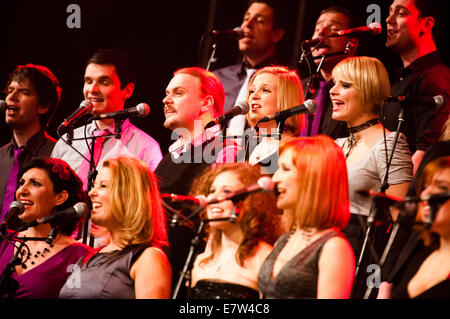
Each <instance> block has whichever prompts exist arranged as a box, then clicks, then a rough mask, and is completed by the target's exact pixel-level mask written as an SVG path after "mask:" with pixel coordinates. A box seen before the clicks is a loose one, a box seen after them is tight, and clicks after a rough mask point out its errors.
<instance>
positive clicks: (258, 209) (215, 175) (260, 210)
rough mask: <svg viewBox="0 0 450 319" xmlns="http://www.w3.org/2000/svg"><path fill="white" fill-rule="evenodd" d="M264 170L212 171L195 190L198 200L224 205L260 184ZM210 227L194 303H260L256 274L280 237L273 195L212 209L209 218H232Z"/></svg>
mask: <svg viewBox="0 0 450 319" xmlns="http://www.w3.org/2000/svg"><path fill="white" fill-rule="evenodd" d="M260 170H261V168H260V167H259V166H251V165H248V164H243V163H233V164H221V165H218V166H216V167H215V168H209V169H207V170H206V171H205V172H204V173H203V174H202V176H201V178H200V179H199V180H197V181H196V182H195V183H194V184H193V187H192V192H191V193H192V194H193V195H200V194H202V195H205V196H207V199H208V200H212V199H220V198H223V197H224V196H226V195H228V194H230V193H232V192H235V191H236V190H239V189H241V188H244V187H247V186H249V185H252V184H255V183H256V182H257V181H258V179H260V178H261V174H260ZM233 210H235V213H236V214H237V218H236V221H235V222H230V221H227V220H222V221H212V222H209V223H208V228H209V229H208V238H207V244H206V249H205V251H204V252H203V253H202V254H200V255H198V256H197V258H196V260H195V262H194V267H193V269H192V283H191V286H192V287H193V288H192V298H221V299H222V298H235V299H243V298H250V299H258V298H259V289H258V282H257V274H258V271H259V268H260V267H261V265H262V263H263V262H264V260H265V258H266V257H267V255H268V254H269V253H270V251H271V250H272V246H271V245H272V244H273V243H274V242H275V240H276V239H277V238H278V236H279V235H280V234H281V230H280V225H281V223H280V218H281V215H280V211H279V210H278V209H277V207H276V199H275V195H274V194H272V193H255V194H252V195H250V196H248V197H247V198H246V199H245V200H243V201H241V202H239V203H237V204H236V205H234V203H233V202H232V201H231V200H227V201H221V202H218V203H215V204H211V205H208V207H207V209H206V212H205V214H206V217H207V218H208V219H209V220H211V219H219V218H227V217H230V216H231V214H232V213H233Z"/></svg>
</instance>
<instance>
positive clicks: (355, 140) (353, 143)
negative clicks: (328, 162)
mask: <svg viewBox="0 0 450 319" xmlns="http://www.w3.org/2000/svg"><path fill="white" fill-rule="evenodd" d="M379 122H380V121H379V120H378V118H376V119H371V120H369V121H367V122H365V123H363V124H361V125H358V126H353V127H349V128H348V130H349V132H350V136H349V137H348V138H347V143H348V150H347V153H346V154H345V158H346V159H347V158H348V157H349V155H350V153H351V152H352V150H353V148H355V147H356V144H357V143H358V136H357V135H356V133H358V132H361V131H364V130H365V129H368V128H369V127H371V126H374V125H376V124H378V123H379Z"/></svg>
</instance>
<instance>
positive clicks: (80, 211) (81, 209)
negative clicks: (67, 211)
mask: <svg viewBox="0 0 450 319" xmlns="http://www.w3.org/2000/svg"><path fill="white" fill-rule="evenodd" d="M73 208H74V209H75V211H76V213H77V217H79V218H83V217H84V216H86V215H87V214H88V212H89V207H88V205H87V204H86V203H83V202H79V203H76V204H75V205H74V206H73Z"/></svg>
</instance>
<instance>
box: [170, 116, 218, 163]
mask: <svg viewBox="0 0 450 319" xmlns="http://www.w3.org/2000/svg"><path fill="white" fill-rule="evenodd" d="M220 133H221V128H220V124H217V125H214V126H213V127H210V128H208V129H206V130H205V131H204V132H203V133H202V134H201V135H199V136H197V137H196V138H194V139H193V140H192V141H191V143H189V144H183V141H182V139H181V138H179V139H178V140H176V141H175V142H174V143H173V144H172V145H170V146H169V153H171V154H172V156H173V157H174V158H177V157H178V156H180V155H181V154H182V153H183V152H185V151H186V149H187V148H188V147H189V145H192V146H193V147H197V146H199V145H201V144H203V143H205V142H206V141H209V140H211V139H213V138H215V137H217V136H219V134H220Z"/></svg>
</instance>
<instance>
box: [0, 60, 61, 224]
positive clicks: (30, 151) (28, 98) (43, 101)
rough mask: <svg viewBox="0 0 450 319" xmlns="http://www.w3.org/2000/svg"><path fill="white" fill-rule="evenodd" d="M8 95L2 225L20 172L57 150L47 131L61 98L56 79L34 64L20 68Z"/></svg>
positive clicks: (0, 151)
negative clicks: (8, 138) (8, 137)
mask: <svg viewBox="0 0 450 319" xmlns="http://www.w3.org/2000/svg"><path fill="white" fill-rule="evenodd" d="M5 91H6V99H5V103H6V105H5V106H4V108H5V122H6V124H8V125H9V126H10V127H11V128H12V138H11V142H10V143H8V144H6V145H4V146H3V147H2V148H0V167H1V170H0V202H1V205H0V209H1V213H0V214H1V215H0V221H3V220H4V217H5V215H6V213H7V212H8V210H9V207H10V204H11V203H12V202H13V201H14V194H15V191H16V189H17V176H18V173H19V171H20V169H21V168H22V167H24V166H26V165H27V164H28V163H29V162H30V161H31V160H32V159H34V158H36V157H48V156H49V155H50V153H51V152H52V149H53V147H54V146H55V143H56V141H55V139H53V138H52V137H51V136H49V135H48V134H47V133H46V132H45V130H44V129H45V127H46V126H47V123H48V122H49V120H50V119H51V116H52V115H53V113H54V111H55V109H56V107H57V106H58V103H59V101H60V97H61V87H60V84H59V81H58V79H57V78H56V77H55V75H54V74H53V73H52V72H51V71H50V70H49V69H48V68H47V67H44V66H41V65H33V64H27V65H21V66H18V67H17V68H16V69H15V70H14V71H13V72H12V73H11V75H10V76H9V80H8V83H7V84H6V89H5Z"/></svg>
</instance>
